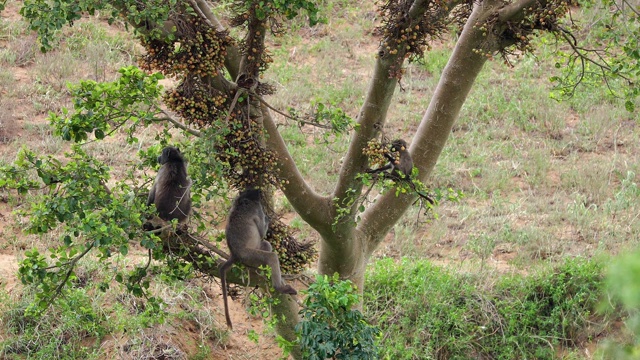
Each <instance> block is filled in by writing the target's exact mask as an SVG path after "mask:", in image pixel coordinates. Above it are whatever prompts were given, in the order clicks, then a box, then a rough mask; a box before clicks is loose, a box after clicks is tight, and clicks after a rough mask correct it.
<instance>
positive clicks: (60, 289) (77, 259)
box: [49, 242, 95, 304]
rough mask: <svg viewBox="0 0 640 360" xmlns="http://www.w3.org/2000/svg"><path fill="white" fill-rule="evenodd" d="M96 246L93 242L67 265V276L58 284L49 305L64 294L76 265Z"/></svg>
mask: <svg viewBox="0 0 640 360" xmlns="http://www.w3.org/2000/svg"><path fill="white" fill-rule="evenodd" d="M94 245H95V242H91V243H90V244H89V246H87V248H86V249H84V251H83V252H82V253H80V254H78V255H77V256H76V257H74V258H73V259H72V260H71V261H69V262H68V263H66V264H65V265H66V266H69V270H67V273H66V274H65V276H64V279H63V280H62V281H61V282H60V283H59V284H58V286H56V290H55V292H54V293H53V295H51V297H50V298H49V304H51V303H53V301H54V300H55V299H56V298H57V297H58V296H59V295H60V294H61V293H62V288H63V287H64V285H65V284H66V283H67V281H68V280H69V278H70V277H71V274H72V273H73V269H74V268H75V267H76V264H77V263H78V261H80V259H82V258H83V257H84V256H85V255H87V254H88V253H89V251H91V249H93V246H94Z"/></svg>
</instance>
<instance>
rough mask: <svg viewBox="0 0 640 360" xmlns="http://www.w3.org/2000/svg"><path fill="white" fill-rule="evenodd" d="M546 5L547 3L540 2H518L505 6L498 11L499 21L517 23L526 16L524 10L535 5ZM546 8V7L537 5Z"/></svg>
mask: <svg viewBox="0 0 640 360" xmlns="http://www.w3.org/2000/svg"><path fill="white" fill-rule="evenodd" d="M536 3H539V4H544V3H546V1H540V0H518V1H514V2H512V3H510V4H507V5H505V6H504V7H502V9H500V10H498V21H500V22H506V21H515V20H518V19H520V18H522V17H523V16H524V11H523V10H524V9H525V8H528V7H531V6H533V5H534V4H536ZM537 6H544V5H536V7H537Z"/></svg>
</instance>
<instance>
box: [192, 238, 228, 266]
mask: <svg viewBox="0 0 640 360" xmlns="http://www.w3.org/2000/svg"><path fill="white" fill-rule="evenodd" d="M187 236H188V237H190V238H191V240H193V241H195V242H197V243H198V244H200V245H202V246H204V247H206V248H207V249H209V250H211V251H212V252H214V253H216V254H218V255H220V257H222V258H224V259H227V260H228V259H229V254H227V253H225V252H224V251H222V250H220V249H218V248H217V247H215V246H213V245H211V243H210V242H208V241H206V240H204V239H201V238H198V237H195V236H193V235H191V234H189V233H187Z"/></svg>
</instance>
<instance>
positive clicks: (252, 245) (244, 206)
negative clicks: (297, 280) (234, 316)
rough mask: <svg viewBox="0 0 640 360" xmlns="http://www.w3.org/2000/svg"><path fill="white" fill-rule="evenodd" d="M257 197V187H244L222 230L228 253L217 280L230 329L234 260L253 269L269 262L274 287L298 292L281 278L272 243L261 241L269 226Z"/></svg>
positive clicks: (282, 290) (258, 194)
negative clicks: (229, 283) (229, 275)
mask: <svg viewBox="0 0 640 360" xmlns="http://www.w3.org/2000/svg"><path fill="white" fill-rule="evenodd" d="M260 196H261V191H260V190H259V189H247V190H244V191H243V192H241V193H240V194H239V195H238V196H237V197H236V199H235V200H234V201H233V206H232V207H231V211H230V212H229V219H228V220H227V227H226V229H225V232H226V237H227V245H229V251H230V252H231V256H229V260H227V261H226V262H225V263H224V264H222V266H220V283H221V284H222V298H223V302H224V315H225V317H226V319H227V326H228V327H229V329H232V328H233V327H232V325H231V318H230V317H229V306H228V304H227V279H226V276H227V271H229V269H230V268H231V266H233V264H234V263H236V262H239V263H242V264H244V265H247V266H251V267H254V268H257V267H259V266H261V265H268V266H269V267H270V268H271V281H272V283H273V287H274V288H275V289H276V290H277V291H279V292H281V293H283V294H290V295H296V294H297V292H296V290H295V289H294V288H292V287H291V286H290V285H287V284H285V283H284V281H283V280H282V275H281V273H280V261H279V260H278V256H277V255H276V253H274V252H273V251H272V248H271V244H269V242H267V241H265V240H263V239H264V237H265V235H266V234H267V229H268V228H269V219H268V218H267V216H266V214H265V213H264V210H263V208H262V204H261V203H260Z"/></svg>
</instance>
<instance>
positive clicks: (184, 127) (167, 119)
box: [156, 109, 202, 137]
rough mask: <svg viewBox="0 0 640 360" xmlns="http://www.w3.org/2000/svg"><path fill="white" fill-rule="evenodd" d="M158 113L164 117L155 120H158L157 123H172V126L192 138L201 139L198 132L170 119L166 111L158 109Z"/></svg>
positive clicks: (200, 134)
mask: <svg viewBox="0 0 640 360" xmlns="http://www.w3.org/2000/svg"><path fill="white" fill-rule="evenodd" d="M160 111H161V112H162V113H163V114H164V115H165V117H163V118H156V120H158V121H168V122H170V123H172V124H173V125H175V126H176V127H177V128H179V129H182V130H184V131H186V132H188V133H189V134H191V135H193V136H197V137H202V133H201V132H200V131H198V130H194V129H191V128H190V127H188V126H186V125H184V124H182V123H181V122H179V121H178V120H176V119H174V118H172V117H171V115H169V114H168V113H167V112H166V111H164V110H162V109H160Z"/></svg>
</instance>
